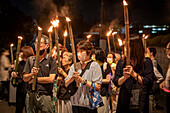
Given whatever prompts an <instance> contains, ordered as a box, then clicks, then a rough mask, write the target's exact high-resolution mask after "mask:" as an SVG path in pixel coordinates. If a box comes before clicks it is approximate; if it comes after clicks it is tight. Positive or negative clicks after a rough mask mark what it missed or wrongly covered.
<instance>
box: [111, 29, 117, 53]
mask: <svg viewBox="0 0 170 113" xmlns="http://www.w3.org/2000/svg"><path fill="white" fill-rule="evenodd" d="M115 34H117V32H113V33H112V36H113V44H114V50H115V52H116V42H115V37H114V36H115Z"/></svg>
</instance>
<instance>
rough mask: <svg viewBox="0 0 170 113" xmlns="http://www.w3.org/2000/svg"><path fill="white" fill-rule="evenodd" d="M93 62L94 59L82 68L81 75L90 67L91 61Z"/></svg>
mask: <svg viewBox="0 0 170 113" xmlns="http://www.w3.org/2000/svg"><path fill="white" fill-rule="evenodd" d="M92 62H93V60H91V61H90V62H88V63H87V65H86V67H85V68H84V69H83V70H82V72H81V74H80V76H81V77H82V76H83V74H84V73H85V71H86V69H89V68H90V65H91V63H92Z"/></svg>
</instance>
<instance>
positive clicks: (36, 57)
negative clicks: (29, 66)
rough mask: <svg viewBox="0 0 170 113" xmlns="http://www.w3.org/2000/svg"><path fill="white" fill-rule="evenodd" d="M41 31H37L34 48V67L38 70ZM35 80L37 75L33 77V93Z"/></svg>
mask: <svg viewBox="0 0 170 113" xmlns="http://www.w3.org/2000/svg"><path fill="white" fill-rule="evenodd" d="M41 32H42V31H41V30H39V31H38V43H37V48H36V56H35V64H34V67H36V68H38V58H39V53H40V42H41ZM36 80H37V74H35V75H34V79H33V84H32V90H33V91H35V87H36Z"/></svg>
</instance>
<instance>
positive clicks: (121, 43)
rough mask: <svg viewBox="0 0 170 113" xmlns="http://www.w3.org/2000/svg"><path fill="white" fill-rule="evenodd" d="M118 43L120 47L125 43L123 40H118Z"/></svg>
mask: <svg viewBox="0 0 170 113" xmlns="http://www.w3.org/2000/svg"><path fill="white" fill-rule="evenodd" d="M118 42H119V46H122V45H123V42H122V40H121V39H119V38H118Z"/></svg>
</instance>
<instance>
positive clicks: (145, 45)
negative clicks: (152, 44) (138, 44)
mask: <svg viewBox="0 0 170 113" xmlns="http://www.w3.org/2000/svg"><path fill="white" fill-rule="evenodd" d="M148 37H149V36H148V35H146V36H145V38H144V48H145V53H146V52H147V44H146V40H147V38H148Z"/></svg>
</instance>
